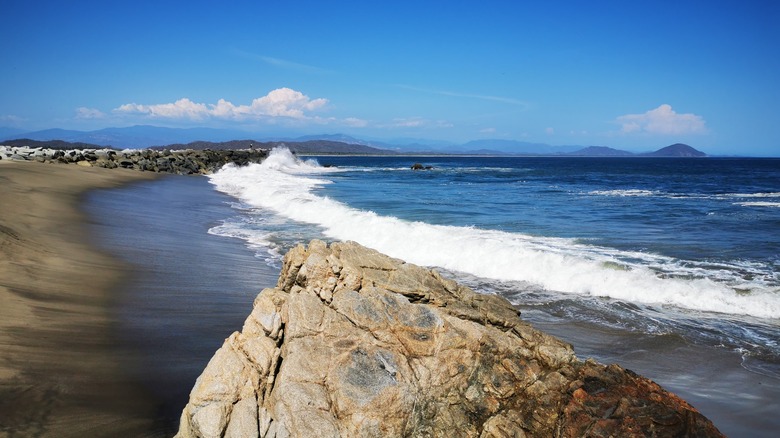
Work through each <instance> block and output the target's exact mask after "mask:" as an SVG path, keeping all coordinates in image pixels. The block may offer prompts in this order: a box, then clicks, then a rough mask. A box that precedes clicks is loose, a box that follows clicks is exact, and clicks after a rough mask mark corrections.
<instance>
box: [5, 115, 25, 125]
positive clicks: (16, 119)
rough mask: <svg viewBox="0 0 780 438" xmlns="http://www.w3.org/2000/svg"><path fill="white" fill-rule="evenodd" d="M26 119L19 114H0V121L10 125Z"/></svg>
mask: <svg viewBox="0 0 780 438" xmlns="http://www.w3.org/2000/svg"><path fill="white" fill-rule="evenodd" d="M25 121H26V119H23V118H21V117H19V116H15V115H13V114H6V115H0V122H1V123H7V124H10V125H18V124H20V123H22V122H25Z"/></svg>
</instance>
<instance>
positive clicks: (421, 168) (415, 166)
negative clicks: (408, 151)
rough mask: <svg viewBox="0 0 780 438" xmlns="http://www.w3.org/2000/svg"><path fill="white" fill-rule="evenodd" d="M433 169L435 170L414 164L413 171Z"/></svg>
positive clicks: (431, 167)
mask: <svg viewBox="0 0 780 438" xmlns="http://www.w3.org/2000/svg"><path fill="white" fill-rule="evenodd" d="M431 169H433V166H423V165H422V164H420V163H414V164H412V170H431Z"/></svg>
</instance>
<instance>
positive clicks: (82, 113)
mask: <svg viewBox="0 0 780 438" xmlns="http://www.w3.org/2000/svg"><path fill="white" fill-rule="evenodd" d="M105 116H106V115H105V114H104V113H103V111H100V110H97V109H95V108H87V107H83V106H82V107H79V108H76V118H77V119H102V118H104V117H105Z"/></svg>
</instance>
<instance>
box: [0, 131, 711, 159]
mask: <svg viewBox="0 0 780 438" xmlns="http://www.w3.org/2000/svg"><path fill="white" fill-rule="evenodd" d="M255 135H258V134H257V133H249V132H246V131H241V130H235V129H214V128H166V127H160V126H150V125H136V126H129V127H123V128H105V129H99V130H96V131H74V130H66V129H47V130H43V131H34V132H20V131H19V130H15V129H12V128H0V140H10V139H18V138H26V139H30V140H37V141H52V140H62V141H66V142H71V143H82V144H88V145H90V147H92V146H100V147H114V148H120V149H122V148H130V149H141V148H148V147H157V148H176V149H178V148H181V149H184V148H192V149H205V148H211V149H225V148H232V149H235V148H246V147H248V146H246V145H248V144H252V143H257V144H256V145H255V147H266V146H259V145H260V144H261V143H266V144H271V143H274V142H275V143H277V144H278V143H281V142H284V143H286V144H288V145H289V146H290V148H291V149H293V150H295V151H296V152H298V153H303V154H314V153H347V154H401V153H406V154H428V153H430V154H461V155H464V154H473V155H548V156H557V155H562V156H583V157H623V156H626V157H627V156H632V155H634V154H632V153H630V152H627V151H622V150H619V149H613V148H609V147H605V146H589V147H583V146H553V145H549V144H546V143H531V142H524V141H517V140H504V139H481V140H474V141H469V142H467V143H463V144H455V143H451V142H447V141H434V140H425V139H417V138H397V139H394V140H391V141H379V140H365V139H359V138H355V137H352V136H349V135H346V134H339V133H336V134H321V135H306V136H303V137H293V138H282V137H278V136H273V135H269V134H266V135H263V137H261V138H259V139H258V138H255V139H249V140H236V139H241V138H244V139H246V138H251V137H252V136H255ZM228 144H230V145H233V146H226V145H228ZM238 145H242V146H238ZM76 147H77V146H72V148H76ZM638 156H645V157H704V156H706V154H705V153H703V152H701V151H698V150H696V149H694V148H692V147H690V146H688V145H684V144H680V143H678V144H673V145H671V146H667V147H665V148H662V149H659V150H657V151H655V152H650V153H647V154H641V155H638Z"/></svg>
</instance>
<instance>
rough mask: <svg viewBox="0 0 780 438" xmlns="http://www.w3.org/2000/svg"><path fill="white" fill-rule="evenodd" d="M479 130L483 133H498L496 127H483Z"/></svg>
mask: <svg viewBox="0 0 780 438" xmlns="http://www.w3.org/2000/svg"><path fill="white" fill-rule="evenodd" d="M479 132H481V133H483V134H495V133H496V128H483V129H480V130H479Z"/></svg>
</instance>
